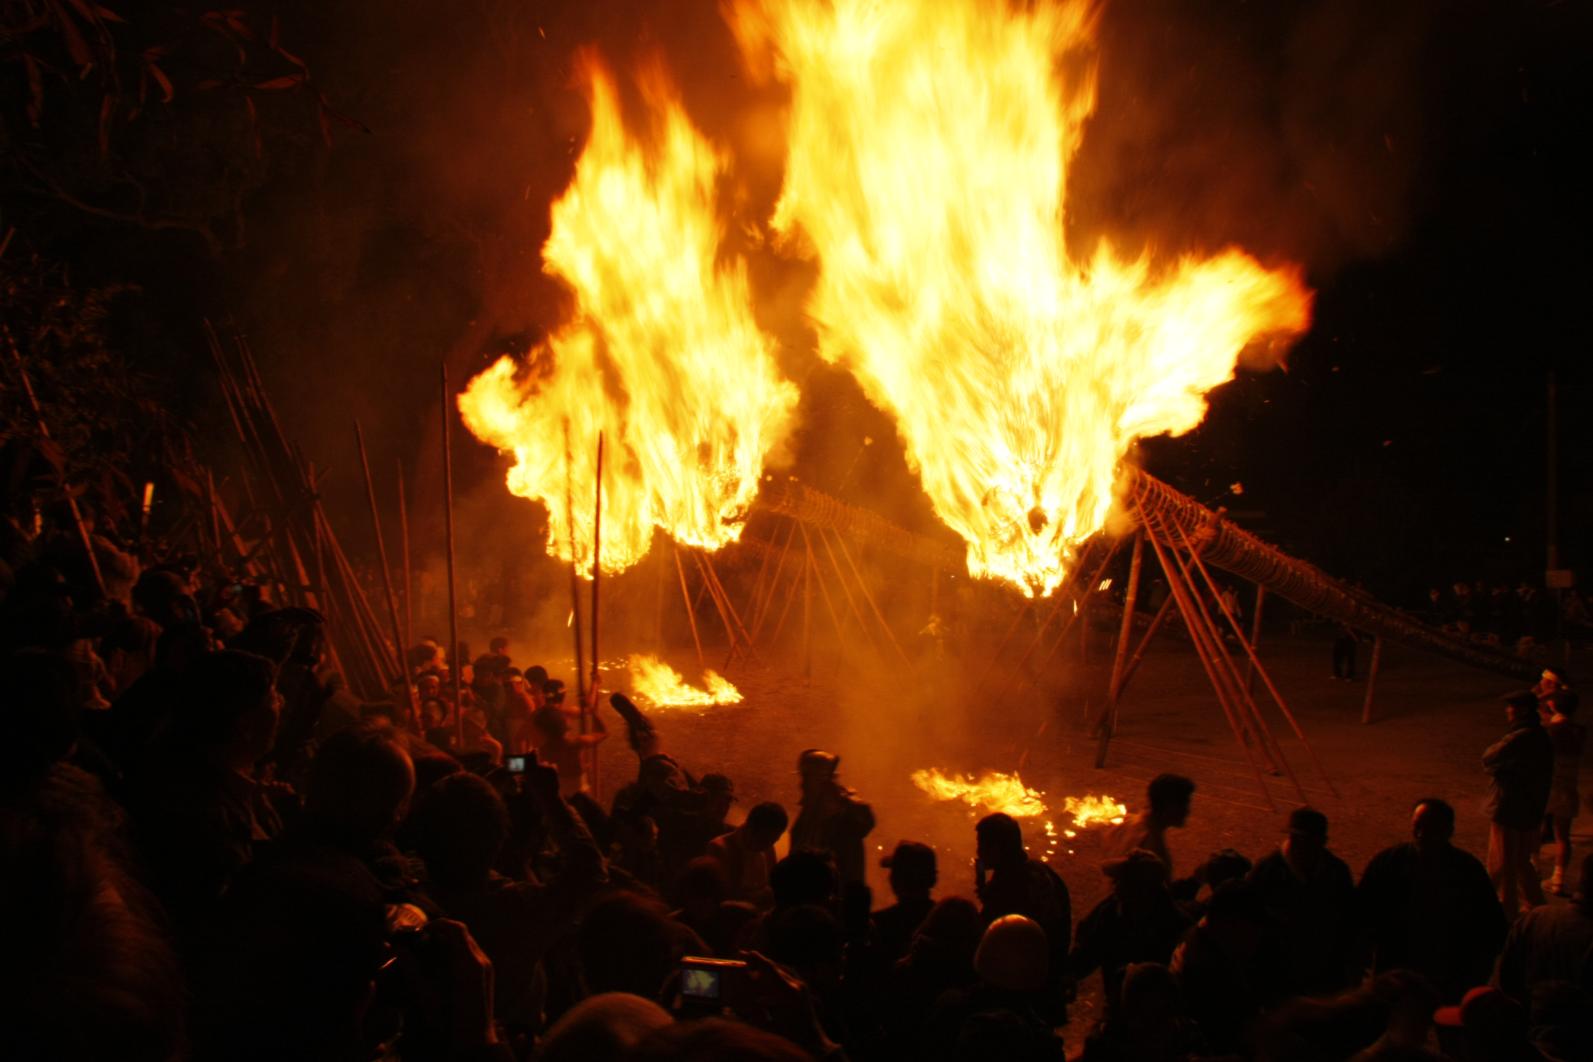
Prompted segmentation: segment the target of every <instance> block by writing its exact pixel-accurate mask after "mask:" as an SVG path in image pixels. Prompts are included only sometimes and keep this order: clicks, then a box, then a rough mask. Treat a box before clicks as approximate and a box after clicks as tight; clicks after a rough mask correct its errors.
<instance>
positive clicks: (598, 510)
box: [570, 430, 603, 800]
mask: <svg viewBox="0 0 1593 1062" xmlns="http://www.w3.org/2000/svg"><path fill="white" fill-rule="evenodd" d="M593 479H594V480H596V486H595V488H594V496H593V500H592V683H591V685H590V686H589V687H588V693H589V695H590V697H591V699H590V700H589V701H583V702H582V703H581V733H583V734H585V733H588V732H589V731H590V730H591V728H592V726H591V714H592V712H593V711H595V710H596V708H597V699H598V697H599V696H600V694H599V692H598V679H599V675H600V672H601V668H602V664H601V662H600V660H601V658H600V657H599V656H598V650H597V618H598V608H597V606H598V593H597V591H598V582H599V580H600V579H601V578H602V574H603V432H602V431H601V430H600V431H598V433H597V474H596V475H595V476H594V477H593ZM570 533H571V534H572V535H573V534H574V533H575V529H574V528H571V529H570ZM586 760H587V763H586V773H587V778H588V779H590V782H591V786H592V798H593V799H594V800H596V799H598V797H599V790H598V785H597V747H596V746H588V747H587V749H586Z"/></svg>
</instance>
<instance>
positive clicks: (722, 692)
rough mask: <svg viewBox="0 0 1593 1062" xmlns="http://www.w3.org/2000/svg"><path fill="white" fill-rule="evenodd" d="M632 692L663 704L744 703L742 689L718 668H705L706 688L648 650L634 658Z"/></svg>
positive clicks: (657, 704) (655, 703)
mask: <svg viewBox="0 0 1593 1062" xmlns="http://www.w3.org/2000/svg"><path fill="white" fill-rule="evenodd" d="M630 672H631V692H632V693H634V694H635V695H636V696H637V697H639V698H641V699H642V700H645V701H647V702H648V703H649V704H652V705H654V706H655V707H659V708H710V707H713V706H715V705H724V704H740V703H741V701H742V696H741V691H740V690H738V689H736V687H735V686H733V685H731V683H730V680H729V679H727V678H725V677H724V676H723V675H721V674H719V673H718V672H717V671H704V672H703V675H702V688H698V687H696V686H693V685H691V684H690V683H689V682H687V681H686V680H685V678H684V677H683V676H682V675H681V673H680V672H678V671H676V670H675V669H674V668H672V667H670V666H669V665H668V664H666V663H664V662H663V661H662V660H660V659H658V657H656V656H651V655H649V654H646V653H636V654H634V655H633V656H632V657H631V658H630Z"/></svg>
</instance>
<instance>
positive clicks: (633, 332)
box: [459, 56, 797, 574]
mask: <svg viewBox="0 0 1593 1062" xmlns="http://www.w3.org/2000/svg"><path fill="white" fill-rule="evenodd" d="M580 68H581V73H582V76H583V78H584V80H585V86H586V93H587V97H588V99H589V101H590V103H591V110H592V133H591V137H590V138H589V139H588V140H587V143H586V147H585V150H584V151H583V152H582V154H581V157H580V159H579V160H578V162H577V163H576V167H575V177H574V180H573V182H572V183H571V185H570V187H569V188H568V189H567V190H566V191H565V192H564V194H563V195H562V196H561V197H560V198H559V200H558V201H557V202H556V203H554V205H553V210H552V231H551V234H550V235H549V237H548V241H547V244H546V245H545V246H544V247H543V251H542V254H543V260H544V267H545V269H546V270H547V271H548V272H549V273H550V274H552V275H554V276H557V277H559V278H560V279H562V280H564V281H565V282H566V283H568V284H569V285H570V287H571V288H573V289H574V294H575V312H574V316H573V318H572V319H571V320H570V321H569V322H568V323H567V324H566V325H564V326H563V327H562V328H560V329H559V330H558V331H556V332H555V333H554V334H553V335H552V336H551V337H550V338H549V339H548V340H547V342H546V343H545V344H543V345H542V346H540V347H539V348H537V349H536V350H535V351H534V352H533V353H532V355H531V357H530V359H529V362H528V364H527V366H526V367H524V368H523V369H520V368H517V367H516V365H515V363H514V362H513V361H512V360H511V359H509V358H503V359H500V360H499V361H498V362H497V363H496V364H494V365H493V366H492V367H490V368H489V369H487V370H486V371H485V372H483V373H482V374H481V375H479V376H477V377H476V378H475V379H474V380H472V381H471V383H470V386H469V388H468V389H467V390H466V391H465V393H464V394H462V395H460V397H459V410H460V413H461V414H462V415H463V418H464V422H465V424H466V425H467V426H468V427H469V428H470V430H471V431H472V432H474V433H475V435H476V436H477V437H478V438H480V439H481V440H483V441H484V442H487V443H490V444H491V445H493V446H496V447H498V448H500V449H503V450H507V451H510V452H512V453H513V455H514V459H515V463H514V467H513V468H512V469H511V470H510V471H509V477H508V482H509V490H510V491H512V492H513V493H515V494H517V495H520V496H521V497H525V498H534V499H538V500H540V501H541V502H542V503H543V504H544V505H546V506H547V510H548V551H549V552H550V553H552V554H554V555H556V556H558V557H560V558H562V559H564V560H569V559H570V558H571V550H572V544H573V550H574V555H575V559H576V562H577V566H578V567H579V569H580V570H581V571H582V572H583V573H588V574H589V573H590V571H591V565H592V539H593V526H592V523H593V522H592V517H593V508H594V497H595V486H596V460H595V458H596V447H597V437H598V433H599V431H602V432H603V435H604V440H605V442H604V445H605V449H606V453H605V457H604V464H603V513H602V516H603V523H602V557H601V561H602V567H603V570H604V571H620V570H622V569H624V568H626V567H629V566H630V565H632V564H634V563H635V562H636V561H638V560H640V559H641V557H642V556H643V555H644V554H646V552H647V549H648V545H649V543H650V542H651V539H652V534H653V529H654V528H655V527H658V528H662V529H663V530H664V531H665V532H667V533H668V534H669V535H670V536H672V537H673V538H674V539H675V540H676V541H678V542H682V543H685V544H688V545H692V546H699V547H702V548H704V549H717V548H718V547H720V546H723V545H724V544H726V543H727V542H731V541H734V540H735V539H737V538H738V537H739V536H740V534H741V529H742V523H743V519H744V517H745V515H746V512H747V508H748V506H749V505H750V504H751V503H752V499H753V497H754V496H755V495H756V494H757V489H758V479H759V476H760V474H761V472H762V468H763V461H764V458H765V456H766V455H767V454H768V453H769V451H770V449H771V448H772V447H774V446H775V445H776V444H777V443H778V442H779V441H780V439H781V438H782V437H783V436H784V434H785V433H786V430H787V428H788V427H789V424H790V421H791V415H792V411H793V410H794V408H795V406H796V402H797V392H796V389H795V387H793V386H792V385H791V384H790V383H788V382H786V381H785V380H783V379H782V378H781V377H780V374H779V372H778V370H777V369H776V367H775V363H774V357H773V351H772V346H771V343H770V341H769V340H768V338H767V337H765V336H764V335H763V333H761V332H760V331H759V329H758V327H757V325H756V324H755V323H754V322H753V318H752V310H751V296H750V291H749V288H748V285H747V275H746V266H745V263H744V262H743V261H742V260H741V259H739V258H738V259H733V260H729V261H726V260H724V258H723V257H722V256H721V247H720V244H721V240H722V237H723V235H724V227H723V225H722V224H721V223H720V222H719V220H718V218H717V216H716V213H715V185H716V182H717V181H718V179H719V177H720V175H721V173H722V172H723V169H724V164H725V163H724V159H723V158H722V157H721V156H720V155H719V154H718V153H717V152H716V151H715V150H714V148H713V147H712V146H711V145H710V144H709V143H708V142H707V141H706V140H705V139H704V138H703V137H702V136H701V135H700V134H699V133H698V132H697V131H696V130H695V129H694V128H693V127H692V125H691V122H690V120H689V119H688V118H687V116H686V113H685V111H684V110H683V109H682V107H681V104H680V100H679V97H678V95H677V93H676V92H675V90H674V88H673V87H672V86H671V85H670V84H669V82H668V80H667V79H666V77H665V76H664V74H663V73H662V70H661V68H658V67H656V66H653V67H648V68H647V69H646V70H644V72H643V73H642V75H641V76H640V77H639V78H638V88H639V89H640V95H641V98H642V101H643V103H644V104H645V106H646V114H647V123H646V125H647V128H646V129H645V130H644V131H643V134H642V135H635V136H633V135H631V134H630V133H628V132H627V130H626V128H625V125H624V123H623V121H622V119H621V116H620V109H619V100H618V95H617V92H616V88H615V85H614V83H613V81H612V79H611V78H610V76H609V75H608V73H607V72H606V71H605V70H604V69H603V67H602V66H601V64H600V63H599V62H598V61H597V60H596V59H595V58H594V57H591V56H585V57H583V60H582V63H581V64H580ZM572 511H573V515H574V523H575V527H574V534H573V536H572V534H571V527H570V514H571V512H572Z"/></svg>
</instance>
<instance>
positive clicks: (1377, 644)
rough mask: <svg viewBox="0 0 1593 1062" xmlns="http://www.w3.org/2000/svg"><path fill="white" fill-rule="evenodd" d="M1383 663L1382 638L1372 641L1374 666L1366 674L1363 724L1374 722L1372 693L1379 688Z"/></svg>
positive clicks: (1362, 708) (1362, 713)
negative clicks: (1378, 671)
mask: <svg viewBox="0 0 1593 1062" xmlns="http://www.w3.org/2000/svg"><path fill="white" fill-rule="evenodd" d="M1382 662H1383V639H1382V637H1381V636H1379V637H1377V638H1374V639H1373V640H1372V666H1371V669H1370V670H1368V671H1367V673H1366V699H1365V700H1364V701H1362V702H1361V724H1362V725H1363V726H1366V725H1370V723H1371V722H1372V691H1373V690H1374V689H1376V688H1377V666H1378V664H1380V663H1382Z"/></svg>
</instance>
